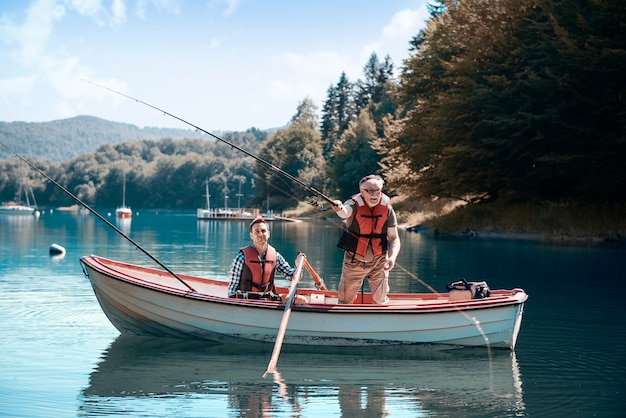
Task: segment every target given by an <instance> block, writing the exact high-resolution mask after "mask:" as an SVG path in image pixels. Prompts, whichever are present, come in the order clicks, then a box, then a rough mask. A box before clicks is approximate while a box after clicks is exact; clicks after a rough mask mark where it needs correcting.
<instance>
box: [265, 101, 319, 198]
mask: <svg viewBox="0 0 626 418" xmlns="http://www.w3.org/2000/svg"><path fill="white" fill-rule="evenodd" d="M317 125H318V122H317V116H316V107H315V105H314V104H313V102H312V101H311V100H310V99H305V100H303V101H302V102H301V103H300V104H299V106H298V110H297V111H296V114H295V115H294V117H293V118H292V119H291V122H290V123H289V125H288V126H287V128H285V129H279V130H278V131H276V133H275V134H274V135H273V136H272V137H271V138H270V139H269V140H268V141H267V142H266V143H265V144H264V145H263V147H262V148H261V150H260V152H259V157H260V158H261V159H263V160H264V161H266V162H268V163H269V164H272V165H273V166H274V167H276V168H277V169H279V170H282V171H284V172H286V173H288V174H289V175H291V176H293V177H295V178H296V179H298V180H299V181H300V182H301V183H303V184H304V185H306V186H311V187H314V188H316V189H318V190H322V189H323V185H324V184H323V183H324V178H325V177H324V176H325V163H324V158H323V155H322V142H321V135H320V133H319V131H318V130H317ZM255 172H256V178H257V180H258V185H257V187H258V190H259V196H258V197H259V200H260V201H262V200H263V199H265V198H266V197H267V196H271V197H272V199H271V203H270V205H269V206H271V207H272V208H273V209H277V210H280V209H284V208H286V207H289V206H294V203H295V201H298V200H302V199H304V198H305V197H307V196H309V194H310V193H309V192H308V191H307V190H306V189H305V188H304V187H301V186H300V185H298V184H294V182H293V181H292V180H290V179H287V178H286V176H284V175H282V174H280V172H278V171H277V170H274V169H271V168H268V167H267V165H265V164H262V163H257V164H256V169H255ZM265 203H267V202H265Z"/></svg>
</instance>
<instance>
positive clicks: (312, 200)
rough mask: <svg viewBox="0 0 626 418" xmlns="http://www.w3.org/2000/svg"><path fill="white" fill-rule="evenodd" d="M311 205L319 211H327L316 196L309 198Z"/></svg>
mask: <svg viewBox="0 0 626 418" xmlns="http://www.w3.org/2000/svg"><path fill="white" fill-rule="evenodd" d="M309 205H311V206H315V207H316V208H317V209H318V210H320V211H322V212H323V211H325V210H326V209H324V205H323V204H322V202H320V201H319V200H317V197H315V196H311V197H309Z"/></svg>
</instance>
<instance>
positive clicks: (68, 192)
mask: <svg viewBox="0 0 626 418" xmlns="http://www.w3.org/2000/svg"><path fill="white" fill-rule="evenodd" d="M0 144H1V145H2V146H3V147H5V148H6V149H8V150H9V151H11V152H12V153H13V154H15V155H16V156H17V158H19V159H20V160H22V161H24V162H25V163H26V164H28V166H30V167H31V168H32V169H33V170H35V171H37V172H38V173H39V174H41V175H42V176H44V177H45V178H46V179H48V181H50V182H51V183H52V184H54V185H55V186H57V187H58V188H59V189H61V190H63V191H64V192H65V194H67V195H68V196H69V197H71V198H72V199H74V200H75V201H76V202H78V203H79V204H81V205H82V206H83V207H84V208H87V210H89V212H91V213H93V214H94V215H96V216H97V217H98V218H100V220H101V221H103V222H104V223H105V224H107V225H108V226H110V227H111V228H113V230H114V231H115V232H117V233H118V234H120V235H121V236H123V237H124V238H126V239H127V240H128V241H129V242H130V243H131V244H133V245H134V246H135V247H137V248H138V249H139V250H141V252H143V253H144V254H145V255H147V256H148V257H150V258H151V259H152V260H153V261H154V262H155V263H157V264H158V265H159V266H161V267H163V268H164V269H165V270H166V271H167V272H168V273H170V274H171V275H172V276H174V277H175V278H176V279H177V280H178V281H179V282H181V283H182V284H184V285H185V286H186V287H187V288H188V289H189V290H191V291H192V292H195V291H196V290H195V289H194V288H193V287H191V286H190V285H189V284H187V283H186V282H185V281H184V280H183V279H181V278H180V277H178V276H177V275H176V273H174V272H173V271H172V270H170V269H169V268H168V267H167V266H166V265H164V264H163V263H161V262H160V261H159V260H157V258H156V257H154V256H153V255H152V254H150V253H149V252H148V251H146V250H145V249H144V248H143V247H142V246H141V245H139V244H137V243H136V242H135V241H133V239H132V238H130V237H129V236H128V235H126V234H125V233H123V232H122V231H121V230H120V229H119V228H117V227H116V226H115V225H113V224H112V223H111V222H109V221H107V220H106V219H105V218H104V217H103V216H102V215H100V214H99V213H98V212H96V211H95V210H94V209H93V208H91V207H90V206H89V205H87V204H86V203H85V202H83V201H82V200H80V199H79V198H78V197H76V196H74V195H73V194H72V192H70V191H69V190H67V189H66V188H65V187H63V186H61V185H60V184H59V183H57V182H56V181H55V180H54V179H52V178H51V177H50V176H48V175H47V174H46V173H44V172H43V171H42V170H40V169H39V168H38V167H37V166H36V165H34V164H33V163H31V162H30V161H28V160H27V159H26V158H24V157H22V156H21V155H20V154H18V153H17V152H15V151H14V150H13V149H12V148H10V147H9V146H8V145H6V144H5V143H4V142H2V141H0Z"/></svg>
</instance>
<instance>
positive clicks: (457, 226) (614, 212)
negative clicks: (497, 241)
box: [423, 202, 626, 242]
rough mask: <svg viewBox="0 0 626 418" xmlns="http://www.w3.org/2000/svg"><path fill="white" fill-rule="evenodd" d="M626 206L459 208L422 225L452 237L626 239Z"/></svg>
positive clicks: (485, 205)
mask: <svg viewBox="0 0 626 418" xmlns="http://www.w3.org/2000/svg"><path fill="white" fill-rule="evenodd" d="M625 215H626V205H623V204H622V205H608V204H606V205H599V204H596V205H591V204H588V205H580V204H573V203H559V204H557V203H550V202H545V203H536V204H516V205H513V204H502V203H489V204H482V205H475V206H469V207H458V208H456V209H455V210H453V211H450V212H449V213H446V214H442V215H440V216H435V217H431V218H429V219H428V220H426V221H425V222H424V223H423V225H424V226H425V227H427V228H428V230H430V231H437V233H438V234H442V235H449V236H464V237H468V236H477V237H503V238H506V237H508V238H520V239H538V240H549V241H584V242H608V241H623V240H624V239H626V216H625Z"/></svg>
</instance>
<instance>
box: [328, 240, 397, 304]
mask: <svg viewBox="0 0 626 418" xmlns="http://www.w3.org/2000/svg"><path fill="white" fill-rule="evenodd" d="M386 262H387V256H386V255H384V254H383V255H381V256H379V257H376V258H374V259H373V260H372V261H360V260H357V259H355V258H354V257H353V256H352V253H348V252H347V251H346V252H344V256H343V269H342V271H341V281H340V282H339V289H338V293H339V303H353V302H354V301H355V299H356V297H357V294H358V293H359V289H360V288H361V285H362V284H363V279H365V277H367V282H368V283H369V286H370V289H371V290H372V298H373V300H374V303H376V304H380V305H384V304H387V303H389V299H388V298H387V293H389V280H388V277H389V273H388V272H386V271H384V270H383V267H384V266H385V263H386Z"/></svg>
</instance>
